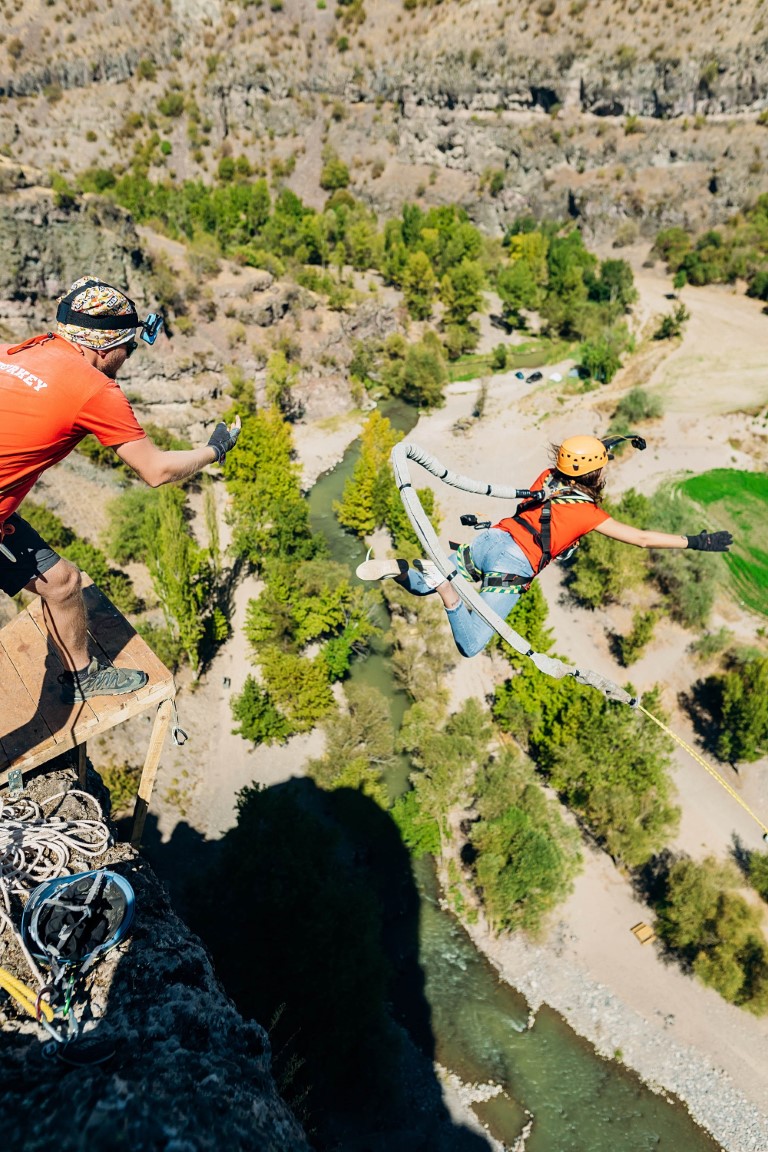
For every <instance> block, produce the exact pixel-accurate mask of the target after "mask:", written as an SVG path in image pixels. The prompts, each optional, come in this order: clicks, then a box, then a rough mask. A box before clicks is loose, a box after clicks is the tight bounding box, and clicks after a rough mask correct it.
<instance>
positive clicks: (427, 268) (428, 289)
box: [401, 252, 437, 320]
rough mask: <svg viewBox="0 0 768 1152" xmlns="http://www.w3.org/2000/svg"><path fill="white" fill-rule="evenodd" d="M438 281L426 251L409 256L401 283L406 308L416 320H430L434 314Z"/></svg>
mask: <svg viewBox="0 0 768 1152" xmlns="http://www.w3.org/2000/svg"><path fill="white" fill-rule="evenodd" d="M436 283H437V281H436V277H435V273H434V272H433V270H432V265H431V263H430V260H429V257H428V256H427V255H426V253H424V252H413V253H412V254H411V255H410V256H409V257H408V263H407V264H406V266H405V270H404V272H403V273H402V277H401V284H402V290H403V297H404V299H405V305H406V308H407V309H408V311H409V312H410V314H411V316H413V318H414V320H428V319H429V317H430V316H431V315H432V301H433V299H434V295H435V285H436Z"/></svg>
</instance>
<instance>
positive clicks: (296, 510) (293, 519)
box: [224, 406, 318, 568]
mask: <svg viewBox="0 0 768 1152" xmlns="http://www.w3.org/2000/svg"><path fill="white" fill-rule="evenodd" d="M224 476H225V479H226V484H227V490H228V492H229V494H230V496H231V506H230V511H229V514H228V518H229V520H230V523H231V524H232V547H233V550H234V552H235V554H236V555H237V556H239V557H241V558H242V559H244V560H247V561H248V562H249V563H250V564H252V565H253V566H254V567H256V568H260V567H261V566H262V565H263V564H264V562H265V561H266V560H267V559H268V558H269V557H270V556H276V555H280V556H282V557H284V558H294V559H309V558H310V557H312V556H314V555H315V554H316V552H317V549H318V542H317V541H316V540H315V539H314V538H313V536H312V532H311V529H310V526H309V509H308V507H307V502H306V500H305V499H304V497H303V495H302V492H301V472H300V468H299V465H298V464H297V462H296V458H295V452H294V448H293V439H292V436H291V431H290V427H289V425H288V424H287V423H286V422H285V421H284V420H283V418H282V416H281V414H280V411H279V410H278V408H277V407H275V406H273V407H271V408H266V409H262V410H260V411H258V412H250V411H248V410H247V409H246V410H245V411H243V413H242V431H241V433H240V438H239V440H238V444H237V451H236V452H230V454H229V455H228V456H227V459H226V463H225V465H224Z"/></svg>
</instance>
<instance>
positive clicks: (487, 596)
mask: <svg viewBox="0 0 768 1152" xmlns="http://www.w3.org/2000/svg"><path fill="white" fill-rule="evenodd" d="M450 558H451V563H452V564H455V563H456V554H455V552H452V553H451V557H450ZM472 560H473V561H474V564H475V566H476V567H477V568H480V569H481V570H482V571H483V572H511V573H513V574H514V575H516V576H533V568H532V567H531V565H530V562H529V561H528V559H527V557H526V556H525V553H524V552H523V551H522V549H521V548H520V546H519V544H517V542H516V541H515V540H513V539H512V537H511V536H510V534H509V532H505V531H504V529H503V528H486V529H485V531H484V532H478V533H477V534H476V535H475V536H474V537H473V539H472ZM403 587H404V588H406V589H407V590H408V591H409V592H410V593H411V594H412V595H413V596H430V595H431V594H432V593H433V592H434V591H435V589H434V588H430V587H429V585H428V584H427V583H426V581H425V580H424V577H423V576H422V575H421V573H420V572H417V571H416V569H415V568H409V569H408V573H407V576H406V580H405V582H404V584H403ZM480 595H481V596H482V598H483V600H484V601H485V602H486V604H487V605H488V606H489V608H492V609H493V611H494V612H495V613H496V614H497V615H498V616H501V618H502V620H506V618H507V616H509V614H510V612H511V611H512V609H513V608H514V606H515V604H517V602H518V600H519V599H520V593H519V592H511V591H504V592H501V591H498V590H497V589H495V588H486V589H484V590H483V591H482V592H481V593H480ZM446 614H447V616H448V623H449V624H450V626H451V632H453V638H454V640H455V641H456V647H457V648H458V650H459V652H461V654H462V656H477V654H478V652H482V650H483V648H485V646H486V644H487V643H488V641H489V640H490V638H491V636H493V629H492V628H491V627H489V625H488V624H486V623H485V621H484V620H481V619H480V617H479V616H477V615H476V614H475V613H474V612H472V611H471V610H470V609H469V608H467V606H466V604H465V603H464V601H463V600H462V601H461V602H460V603H459V604H458V606H457V607H456V608H446Z"/></svg>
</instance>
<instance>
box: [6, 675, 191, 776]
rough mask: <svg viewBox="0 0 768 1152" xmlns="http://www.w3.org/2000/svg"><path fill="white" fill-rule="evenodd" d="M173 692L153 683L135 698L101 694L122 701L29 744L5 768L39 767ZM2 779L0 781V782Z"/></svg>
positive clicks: (164, 686)
mask: <svg viewBox="0 0 768 1152" xmlns="http://www.w3.org/2000/svg"><path fill="white" fill-rule="evenodd" d="M174 695H175V689H174V688H173V684H172V683H171V685H170V686H169V685H167V684H155V685H153V686H151V687H150V690H149V695H147V696H143V697H141V698H139V697H138V696H137V695H136V694H132V695H130V696H127V697H125V696H123V697H114V696H113V697H109V696H107V697H104V699H106V700H110V699H111V700H116V699H122V700H123V701H126V703H124V704H123V705H121V706H120V707H117V708H114V709H113V710H112V711H111V712H110V711H106V712H105V713H104V715H103V716H102V717H101V718H100V719H96V718H95V717H94V718H93V720H92V721H91V722H89V724H88V725H86V726H82V725H81V726H79V727H75V726H73V727H72V729H71V730H70V731H69V732H66V733H64V734H63V735H62V738H61V739H60V740H59V741H58V742H57V743H56V745H55V746H53V747H46V748H44V749H41V748H31V749H29V751H28V752H27V753H26V755H22V756H19V757H18V758H17V759H16V760H13V761H12V762H11V763H10V764H8V765H7V768H9V769H11V768H21V770H22V771H23V772H26V771H27V770H28V769H30V768H39V767H40V765H41V764H45V763H46V762H47V761H48V760H51V759H52V758H53V757H54V756H59V755H60V754H61V753H62V752H66V751H68V750H69V749H70V748H75V747H77V745H78V744H83V743H84V742H85V741H86V740H92V739H93V738H94V737H95V736H100V735H101V733H102V732H108V731H109V729H110V728H115V727H117V725H118V724H122V723H123V721H124V720H130V719H132V718H133V717H134V716H140V715H141V714H142V713H143V712H147V711H149V709H150V708H152V706H153V705H154V704H159V703H160V702H161V701H163V700H170V699H172V698H173V696H174ZM1 782H2V781H0V783H1Z"/></svg>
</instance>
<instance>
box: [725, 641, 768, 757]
mask: <svg viewBox="0 0 768 1152" xmlns="http://www.w3.org/2000/svg"><path fill="white" fill-rule="evenodd" d="M712 680H713V684H714V686H715V687H716V689H717V691H718V696H719V702H718V706H717V708H716V715H715V720H716V723H717V754H718V756H719V757H720V759H721V760H729V761H739V760H743V761H752V760H758V759H759V758H760V757H761V756H763V755H764V754H765V751H766V748H768V657H766V656H758V657H751V658H750V657H747V658H740V659H735V660H734V661H733V663H732V666H731V667H730V668H729V669H728V670H727V671H726V672H724V673H723V674H722V675H719V676H715V677H713V678H712Z"/></svg>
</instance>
